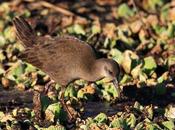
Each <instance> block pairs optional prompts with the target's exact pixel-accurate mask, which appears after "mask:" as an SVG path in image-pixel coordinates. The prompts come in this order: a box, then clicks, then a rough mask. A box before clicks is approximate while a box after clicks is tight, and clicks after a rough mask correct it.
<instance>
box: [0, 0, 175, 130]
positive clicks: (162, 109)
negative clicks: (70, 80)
mask: <svg viewBox="0 0 175 130" xmlns="http://www.w3.org/2000/svg"><path fill="white" fill-rule="evenodd" d="M19 15H22V16H23V17H25V18H26V20H27V21H28V22H30V24H31V25H32V27H33V28H34V30H35V31H36V32H37V35H43V36H44V35H51V36H60V35H64V34H69V35H74V36H76V37H78V38H79V39H81V40H83V41H86V42H88V43H89V44H91V45H92V46H93V47H94V48H96V50H97V52H98V55H99V57H108V58H113V59H114V60H116V61H117V62H118V63H119V64H120V67H121V74H120V75H119V81H120V88H121V89H122V93H121V95H119V91H117V90H115V89H114V86H113V85H112V84H107V83H104V82H103V81H98V82H97V83H96V84H92V85H88V83H87V82H86V81H83V80H78V81H76V82H75V83H74V84H71V85H69V86H68V88H67V89H66V93H65V98H66V99H67V103H68V104H71V105H70V109H71V110H72V112H74V113H75V115H76V114H77V115H81V116H80V117H79V118H77V120H76V122H75V123H68V122H67V120H66V113H65V112H64V111H63V109H62V106H61V104H60V103H59V102H58V99H59V97H58V95H59V90H60V86H59V85H58V84H57V85H56V86H55V87H54V88H55V89H54V90H49V91H48V93H47V96H46V95H43V94H40V95H39V96H40V97H41V104H42V106H41V107H42V109H41V113H42V114H44V118H42V119H41V121H40V123H39V121H38V120H35V115H34V109H33V107H32V95H31V92H33V90H34V89H36V90H38V89H39V90H40V89H43V87H44V85H45V84H46V83H47V82H49V80H50V79H49V76H47V75H46V74H45V73H43V72H42V71H41V70H38V69H37V68H35V67H33V66H32V65H30V64H28V63H24V62H20V60H19V59H18V55H19V54H20V52H22V51H23V50H24V47H23V46H22V45H21V43H20V41H19V40H17V38H16V36H15V32H14V27H13V25H12V20H13V18H14V17H15V16H19ZM174 36H175V1H173V0H142V1H139V0H128V1H127V0H109V1H108V0H94V1H91V0H90V1H83V0H73V1H68V0H66V1H62V0H59V1H56V0H50V1H37V0H36V1H35V0H24V1H23V0H13V1H1V3H0V77H1V84H0V96H1V97H0V98H1V99H0V127H1V128H2V129H14V130H15V129H61V130H62V129H83V130H88V129H95V130H100V129H111V130H130V129H135V130H145V129H146V130H159V129H160V130H162V129H164V130H173V129H175V126H174V119H175V106H174V102H175V87H174V83H175V79H174V77H175V76H174V72H175V56H174V54H175V52H174V49H175V43H174V41H175V40H174ZM41 91H42V90H41Z"/></svg>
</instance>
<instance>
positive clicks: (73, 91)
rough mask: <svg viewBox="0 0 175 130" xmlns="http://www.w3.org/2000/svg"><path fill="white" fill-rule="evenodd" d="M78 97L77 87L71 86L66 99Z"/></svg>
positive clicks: (67, 90) (66, 93) (66, 92)
mask: <svg viewBox="0 0 175 130" xmlns="http://www.w3.org/2000/svg"><path fill="white" fill-rule="evenodd" d="M76 95H77V92H76V90H75V87H74V86H73V85H69V86H68V87H67V88H66V90H65V93H64V96H66V97H75V96H76Z"/></svg>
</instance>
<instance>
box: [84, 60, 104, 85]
mask: <svg viewBox="0 0 175 130" xmlns="http://www.w3.org/2000/svg"><path fill="white" fill-rule="evenodd" d="M102 65H103V64H102V62H101V60H100V59H98V60H95V62H94V63H93V64H92V66H91V67H90V69H89V72H88V75H87V74H86V79H85V80H87V81H92V82H94V81H97V80H100V79H102V78H103V76H102V73H101V71H102V69H101V67H102Z"/></svg>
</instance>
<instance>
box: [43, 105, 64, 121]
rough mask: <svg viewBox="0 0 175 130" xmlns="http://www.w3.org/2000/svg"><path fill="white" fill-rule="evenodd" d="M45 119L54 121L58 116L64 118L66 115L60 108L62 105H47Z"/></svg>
mask: <svg viewBox="0 0 175 130" xmlns="http://www.w3.org/2000/svg"><path fill="white" fill-rule="evenodd" d="M45 114H46V119H48V120H50V121H52V122H54V120H57V119H58V118H59V119H60V120H62V121H64V120H66V115H65V113H64V112H63V110H62V106H61V104H60V103H54V104H51V105H49V106H48V107H47V109H46V111H45Z"/></svg>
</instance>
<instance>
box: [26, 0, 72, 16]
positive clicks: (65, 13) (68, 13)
mask: <svg viewBox="0 0 175 130" xmlns="http://www.w3.org/2000/svg"><path fill="white" fill-rule="evenodd" d="M24 1H26V2H29V3H32V2H36V1H34V0H24ZM36 3H37V4H38V5H40V6H43V7H46V8H50V9H53V10H55V11H57V12H59V13H62V14H64V15H67V16H74V15H75V14H74V13H72V12H71V11H69V10H66V9H63V8H61V7H58V6H55V5H53V4H51V3H49V2H46V1H38V2H36Z"/></svg>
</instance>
